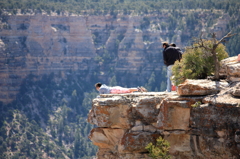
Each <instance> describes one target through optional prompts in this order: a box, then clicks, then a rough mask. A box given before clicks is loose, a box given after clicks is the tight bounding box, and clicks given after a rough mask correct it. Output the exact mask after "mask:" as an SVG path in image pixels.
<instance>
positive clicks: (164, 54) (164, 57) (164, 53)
mask: <svg viewBox="0 0 240 159" xmlns="http://www.w3.org/2000/svg"><path fill="white" fill-rule="evenodd" d="M163 61H164V64H165V65H167V54H166V50H163Z"/></svg>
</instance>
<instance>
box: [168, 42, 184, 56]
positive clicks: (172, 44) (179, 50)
mask: <svg viewBox="0 0 240 159" xmlns="http://www.w3.org/2000/svg"><path fill="white" fill-rule="evenodd" d="M170 46H172V47H174V48H175V49H177V51H178V52H180V53H181V58H182V54H183V52H182V50H181V49H180V48H179V47H177V46H176V44H174V43H171V44H170Z"/></svg>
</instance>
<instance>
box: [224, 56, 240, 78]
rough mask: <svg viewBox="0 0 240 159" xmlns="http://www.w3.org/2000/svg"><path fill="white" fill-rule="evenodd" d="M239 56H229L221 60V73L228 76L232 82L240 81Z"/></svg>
mask: <svg viewBox="0 0 240 159" xmlns="http://www.w3.org/2000/svg"><path fill="white" fill-rule="evenodd" d="M237 59H238V57H237V56H234V57H229V58H226V59H224V60H222V61H221V67H220V75H221V76H226V77H227V79H228V80H229V81H231V82H237V81H240V63H239V62H238V61H237Z"/></svg>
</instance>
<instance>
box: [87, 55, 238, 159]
mask: <svg viewBox="0 0 240 159" xmlns="http://www.w3.org/2000/svg"><path fill="white" fill-rule="evenodd" d="M239 72H240V63H239V62H237V57H232V58H228V59H225V60H223V61H222V68H221V73H222V75H225V76H227V77H228V78H227V79H236V78H238V77H240V76H239V75H240V73H239ZM239 90H240V80H238V81H237V80H235V81H231V80H222V81H211V80H186V81H185V82H184V83H183V84H180V85H179V87H178V91H177V92H171V93H166V92H147V93H131V94H119V95H118V94H102V95H100V97H99V98H96V99H94V100H93V103H92V109H91V110H90V112H89V114H88V122H89V123H91V124H94V125H96V126H97V127H96V128H93V129H92V131H91V133H90V135H89V138H90V139H91V141H92V142H93V144H94V145H97V146H98V147H99V150H98V153H97V157H98V158H99V159H106V158H107V159H119V158H122V159H140V158H150V157H149V156H148V151H147V150H146V149H145V147H146V146H147V144H149V143H150V142H152V143H155V142H156V139H157V138H158V137H159V136H161V137H163V138H164V139H165V140H167V141H168V142H169V143H170V150H169V154H170V155H171V158H172V159H192V158H199V159H206V158H207V159H213V158H214V159H238V158H239V157H240V155H239V154H240V140H239V137H240V118H239V113H240V98H239V97H240V94H239V92H240V91H239Z"/></svg>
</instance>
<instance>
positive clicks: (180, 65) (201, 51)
mask: <svg viewBox="0 0 240 159" xmlns="http://www.w3.org/2000/svg"><path fill="white" fill-rule="evenodd" d="M233 35H234V34H231V33H228V34H227V35H226V36H224V37H223V38H222V39H221V40H220V41H217V40H216V35H215V33H213V34H212V38H211V39H210V40H207V39H202V35H201V36H200V38H199V39H195V42H194V43H193V45H192V47H188V48H186V51H185V53H184V54H183V57H182V60H181V61H180V62H178V61H176V62H175V64H174V66H173V68H172V69H173V74H174V81H175V84H177V85H178V84H179V83H182V82H184V81H185V79H204V78H207V76H210V75H212V74H213V73H214V80H219V78H220V77H219V69H220V64H219V61H221V60H222V59H224V58H227V57H228V53H227V52H226V50H225V46H224V45H223V44H222V43H223V42H226V39H227V38H229V37H231V36H233Z"/></svg>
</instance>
